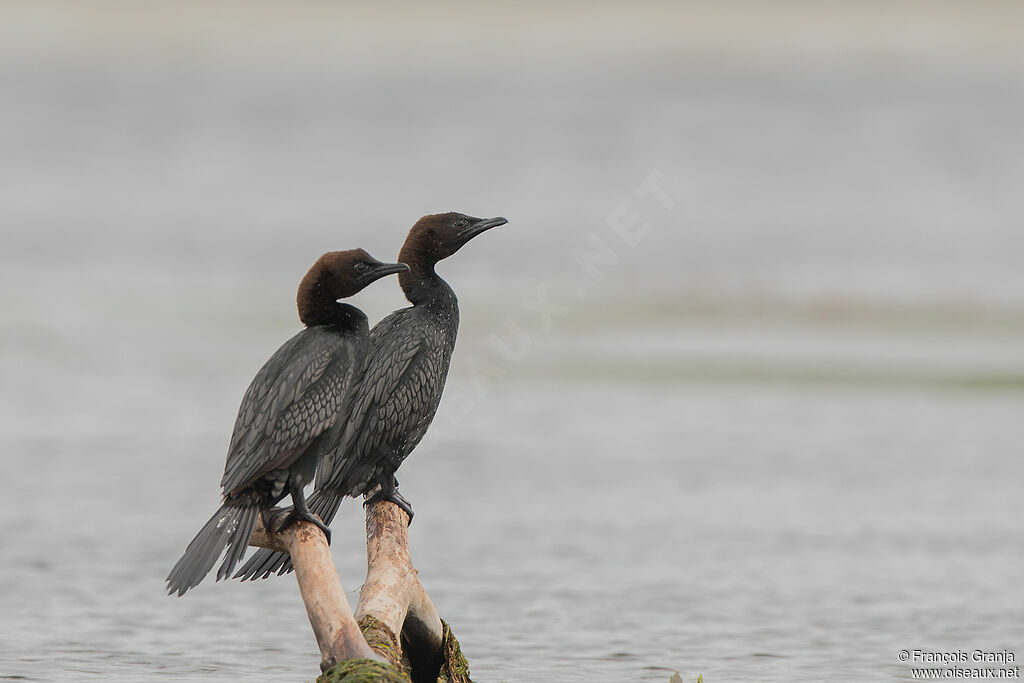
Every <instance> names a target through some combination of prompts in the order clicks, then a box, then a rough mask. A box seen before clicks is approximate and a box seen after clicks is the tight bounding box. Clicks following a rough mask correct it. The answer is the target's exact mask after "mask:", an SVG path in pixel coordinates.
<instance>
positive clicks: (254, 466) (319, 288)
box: [167, 249, 408, 595]
mask: <svg viewBox="0 0 1024 683" xmlns="http://www.w3.org/2000/svg"><path fill="white" fill-rule="evenodd" d="M406 270H408V267H407V266H405V265H403V264H391V263H381V262H380V261H377V260H376V259H374V258H373V257H372V256H370V255H369V254H367V253H366V252H365V251H363V250H362V249H353V250H350V251H335V252H330V253H327V254H324V255H323V256H321V257H320V259H318V260H317V262H316V263H315V264H314V265H313V267H312V268H311V269H310V270H309V272H308V273H306V276H305V277H304V278H303V279H302V283H301V284H300V285H299V291H298V295H297V297H296V302H297V304H298V309H299V318H300V319H301V320H302V322H303V323H304V324H305V325H306V329H304V330H302V331H301V332H299V333H298V334H296V335H295V336H294V337H292V338H291V339H289V340H288V341H287V342H285V344H284V345H283V346H282V347H281V348H280V349H278V350H277V352H276V353H274V355H273V356H271V357H270V360H268V361H267V362H266V363H265V364H264V365H263V367H262V368H260V371H259V372H258V373H257V374H256V377H255V379H253V381H252V384H250V385H249V389H248V390H247V391H246V392H245V397H244V398H243V399H242V405H241V407H240V408H239V409H238V417H237V418H236V420H235V428H234V431H233V432H232V434H231V445H230V446H229V447H228V457H227V463H226V464H225V466H224V476H223V478H222V479H221V488H222V491H223V496H224V503H223V505H221V507H220V509H219V510H217V512H216V513H214V515H213V517H211V518H210V520H209V521H208V522H207V523H206V525H205V526H204V527H203V528H202V529H201V530H200V532H199V533H198V534H197V535H196V537H195V538H194V539H193V540H192V542H191V543H189V545H188V548H187V549H186V550H185V554H184V555H182V556H181V559H180V560H178V563H177V564H175V565H174V568H173V569H171V572H170V574H168V575H167V588H168V591H169V592H170V593H175V592H177V593H178V595H183V594H184V593H185V591H187V590H188V589H189V588H192V587H194V586H196V585H198V584H199V582H200V581H202V580H203V577H205V576H206V574H207V573H208V572H209V571H210V569H211V568H212V567H213V565H214V564H215V563H216V562H217V559H218V558H219V557H220V555H221V553H222V552H223V551H224V548H225V547H227V549H228V551H227V556H226V557H225V559H224V562H223V564H222V565H221V566H220V569H219V570H218V571H217V579H218V580H220V579H222V578H225V577H227V576H230V575H231V572H232V571H233V570H234V568H235V565H236V564H237V563H238V562H239V560H241V559H242V555H244V554H245V549H246V547H247V546H248V544H249V537H250V536H251V535H252V530H253V528H254V527H255V525H256V520H257V515H259V513H260V511H261V510H265V509H267V508H270V507H272V506H273V505H275V504H276V503H277V502H278V501H280V500H281V499H282V498H283V497H284V496H285V495H286V494H289V493H290V494H291V496H292V502H293V503H294V506H295V508H294V512H293V517H292V519H307V520H309V521H312V522H314V523H315V524H317V525H319V526H320V527H321V528H322V529H323V530H324V533H325V534H328V538H330V535H329V533H330V532H329V531H328V529H327V527H326V525H324V524H323V523H322V522H321V521H320V520H319V519H317V518H315V517H313V516H312V515H311V514H310V513H309V510H308V508H307V507H306V503H305V500H304V498H303V495H302V488H303V486H305V485H306V484H307V483H308V482H309V481H310V480H312V478H313V473H314V472H315V470H316V466H317V463H318V462H319V460H320V457H321V456H322V455H323V454H324V453H327V452H329V451H330V450H332V449H333V447H334V446H335V445H336V442H334V443H332V442H331V441H330V438H329V437H330V434H331V431H330V430H329V429H328V428H329V427H331V426H332V425H333V424H334V423H335V422H344V418H345V417H347V415H348V409H349V407H350V400H349V399H350V395H351V389H352V386H353V385H354V383H355V380H356V379H357V378H358V377H359V376H360V374H361V372H362V369H363V364H364V362H365V358H366V350H367V347H368V337H369V328H368V326H367V323H366V316H365V315H364V314H363V312H362V311H360V310H359V309H358V308H356V307H354V306H350V305H348V304H343V303H340V302H339V301H338V299H340V298H344V297H348V296H352V295H353V294H355V293H356V292H358V291H359V290H361V289H363V287H365V286H367V285H368V284H370V283H371V282H373V281H374V280H377V279H379V278H381V277H384V276H385V275H389V274H391V273H397V272H401V271H406Z"/></svg>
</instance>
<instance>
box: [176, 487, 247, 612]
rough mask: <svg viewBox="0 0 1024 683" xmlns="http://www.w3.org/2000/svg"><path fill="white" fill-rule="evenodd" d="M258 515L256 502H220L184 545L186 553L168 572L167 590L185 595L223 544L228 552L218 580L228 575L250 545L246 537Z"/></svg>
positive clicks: (204, 572)
mask: <svg viewBox="0 0 1024 683" xmlns="http://www.w3.org/2000/svg"><path fill="white" fill-rule="evenodd" d="M258 515H259V507H257V506H253V505H246V506H234V505H227V504H225V505H222V506H221V507H220V509H219V510H217V512H215V513H214V515H213V517H211V518H210V520H209V521H208V522H207V523H206V524H205V525H204V526H203V528H202V529H200V530H199V533H198V534H196V537H195V538H193V539H192V542H191V543H189V544H188V547H187V548H186V549H185V554H184V555H182V556H181V559H180V560H178V563H177V564H175V565H174V568H173V569H171V573H170V574H168V575H167V591H168V593H170V594H174V593H177V594H178V595H184V594H185V591H187V590H188V589H190V588H194V587H195V586H198V585H199V582H200V581H202V580H203V578H204V577H205V576H206V575H207V574H208V573H209V572H210V570H211V569H212V568H213V565H214V564H215V563H216V562H217V559H218V558H219V557H220V555H221V553H222V552H223V551H224V548H225V546H226V547H227V549H228V552H227V555H226V557H225V558H224V562H223V564H221V566H220V569H218V570H217V580H218V581H220V580H221V579H224V578H227V577H229V576H231V572H232V571H233V570H234V568H235V565H236V564H238V562H239V561H240V560H241V559H242V556H243V555H244V554H245V549H246V548H247V547H248V545H249V537H250V536H252V530H253V529H254V528H255V526H256V520H257V517H258Z"/></svg>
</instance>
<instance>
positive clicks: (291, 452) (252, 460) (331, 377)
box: [221, 328, 360, 494]
mask: <svg viewBox="0 0 1024 683" xmlns="http://www.w3.org/2000/svg"><path fill="white" fill-rule="evenodd" d="M327 335H330V336H329V337H328V336H327ZM358 349H359V345H358V344H357V342H356V341H355V340H352V339H348V338H346V337H342V336H339V335H336V334H333V333H330V332H327V331H324V330H321V329H317V328H309V329H306V330H303V331H302V332H299V333H298V334H297V335H295V336H294V337H292V338H291V339H290V340H288V341H287V342H286V343H285V344H284V346H282V347H281V348H280V349H278V350H277V352H276V353H274V355H273V356H271V358H270V360H268V361H267V362H266V363H265V364H264V366H263V367H262V368H260V371H259V372H258V373H257V374H256V377H255V378H254V379H253V381H252V384H250V385H249V389H248V390H247V391H246V392H245V397H244V398H243V399H242V405H241V407H240V408H239V410H238V417H237V419H236V420H235V429H234V432H233V433H232V435H231V445H230V447H229V448H228V458H227V463H226V465H225V466H224V477H223V479H222V480H221V487H222V488H223V489H224V492H225V493H226V494H230V493H232V492H235V491H237V490H238V489H241V488H244V487H246V486H248V485H249V484H251V483H252V482H253V481H255V480H256V479H258V478H259V477H261V476H263V475H264V474H266V473H267V472H269V471H271V470H274V469H278V468H282V467H288V466H289V465H291V464H292V463H293V462H294V461H295V459H297V458H298V456H299V455H300V454H301V453H302V451H303V450H304V448H305V446H307V445H308V444H309V442H310V441H312V440H313V439H314V438H316V437H317V436H319V435H320V434H321V433H322V432H323V431H324V430H325V429H327V427H329V426H330V425H331V423H333V422H334V421H335V418H336V416H337V415H338V413H339V411H340V410H341V408H342V404H343V402H344V400H345V398H346V393H347V389H348V388H349V387H350V386H351V384H352V379H353V375H354V374H355V371H356V369H357V368H356V366H357V365H359V363H358V362H357V361H358V360H360V359H359V358H357V356H358V355H359V352H358Z"/></svg>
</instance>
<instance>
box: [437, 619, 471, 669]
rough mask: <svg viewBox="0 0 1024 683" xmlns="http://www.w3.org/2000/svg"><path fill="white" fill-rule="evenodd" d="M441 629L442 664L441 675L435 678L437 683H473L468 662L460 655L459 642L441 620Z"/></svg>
mask: <svg viewBox="0 0 1024 683" xmlns="http://www.w3.org/2000/svg"><path fill="white" fill-rule="evenodd" d="M441 627H442V629H443V635H442V642H441V652H442V656H443V657H444V662H443V663H442V664H441V674H440V675H439V676H438V677H437V680H438V683H473V681H472V680H471V679H470V677H469V662H468V661H466V656H465V655H463V654H462V648H461V647H460V646H459V641H458V640H456V638H455V634H453V633H452V629H451V627H450V626H448V624H447V623H446V622H445V620H444V619H442V620H441Z"/></svg>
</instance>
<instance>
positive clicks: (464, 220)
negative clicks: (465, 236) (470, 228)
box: [455, 218, 469, 228]
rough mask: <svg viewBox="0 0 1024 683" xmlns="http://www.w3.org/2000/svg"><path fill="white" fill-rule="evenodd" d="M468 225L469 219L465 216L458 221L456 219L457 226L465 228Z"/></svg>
mask: <svg viewBox="0 0 1024 683" xmlns="http://www.w3.org/2000/svg"><path fill="white" fill-rule="evenodd" d="M467 225H469V221H467V220H466V219H465V218H460V219H458V220H457V221H455V227H456V228H464V227H466V226H467Z"/></svg>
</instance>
